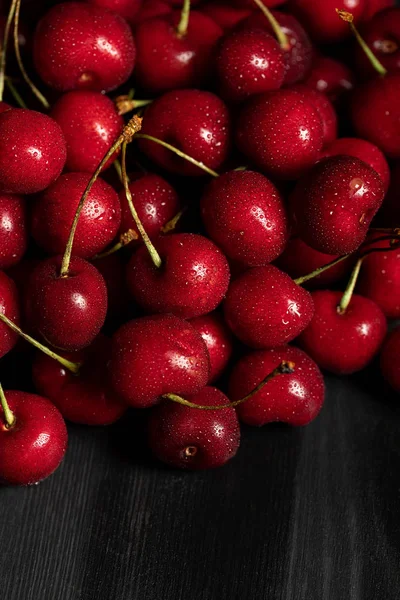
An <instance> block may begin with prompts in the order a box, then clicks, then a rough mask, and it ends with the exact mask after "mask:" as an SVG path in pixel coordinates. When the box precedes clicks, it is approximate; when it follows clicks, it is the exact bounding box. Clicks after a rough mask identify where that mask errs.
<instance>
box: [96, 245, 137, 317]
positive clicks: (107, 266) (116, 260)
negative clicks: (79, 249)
mask: <svg viewBox="0 0 400 600" xmlns="http://www.w3.org/2000/svg"><path fill="white" fill-rule="evenodd" d="M94 266H95V267H96V269H98V270H99V271H100V273H101V275H102V276H103V279H104V283H105V284H106V288H107V318H110V319H114V318H121V316H123V315H124V313H125V311H126V310H127V308H128V306H129V305H130V304H131V302H130V298H129V293H128V287H127V285H126V277H125V264H124V262H123V261H122V260H121V253H120V252H115V253H114V254H109V255H108V256H103V257H101V258H96V260H95V261H94Z"/></svg>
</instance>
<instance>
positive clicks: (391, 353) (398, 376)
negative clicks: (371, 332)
mask: <svg viewBox="0 0 400 600" xmlns="http://www.w3.org/2000/svg"><path fill="white" fill-rule="evenodd" d="M399 356H400V327H397V328H396V329H394V330H393V331H392V332H391V333H390V334H389V336H388V337H387V338H386V340H385V342H384V344H383V347H382V352H381V360H380V366H381V371H382V375H383V376H384V378H385V379H386V381H387V382H388V383H389V385H390V386H391V387H392V388H393V389H394V390H395V391H396V392H397V393H400V363H399Z"/></svg>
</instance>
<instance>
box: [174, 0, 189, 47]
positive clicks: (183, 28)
mask: <svg viewBox="0 0 400 600" xmlns="http://www.w3.org/2000/svg"><path fill="white" fill-rule="evenodd" d="M189 16H190V0H184V2H183V7H182V12H181V18H180V21H179V24H178V27H177V28H176V32H177V34H178V37H181V38H182V37H184V36H185V35H186V34H187V30H188V26H189Z"/></svg>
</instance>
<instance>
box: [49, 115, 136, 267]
mask: <svg viewBox="0 0 400 600" xmlns="http://www.w3.org/2000/svg"><path fill="white" fill-rule="evenodd" d="M141 126H142V119H141V118H140V117H138V116H137V115H133V117H132V118H131V119H130V121H129V122H128V123H127V124H126V125H125V127H124V129H123V131H122V133H121V135H120V136H119V137H118V139H117V140H116V141H115V142H114V143H113V145H112V146H111V148H110V149H109V150H108V152H107V153H106V155H105V156H104V158H103V159H102V161H101V162H100V164H99V166H98V167H97V169H96V170H95V172H94V173H93V175H92V177H91V178H90V181H89V183H88V184H87V186H86V189H85V191H84V192H83V195H82V198H81V199H80V200H79V204H78V206H77V209H76V212H75V216H74V220H73V223H72V226H71V230H70V232H69V237H68V241H67V245H66V247H65V252H64V256H63V259H62V263H61V272H60V276H61V277H68V270H69V263H70V261H71V255H72V247H73V244H74V237H75V233H76V228H77V227H78V221H79V217H80V214H81V212H82V209H83V205H84V204H85V201H86V198H87V197H88V196H89V194H90V190H91V189H92V187H93V185H94V183H95V181H96V179H97V178H98V176H99V175H100V173H101V171H102V169H103V167H104V165H105V164H106V163H107V162H108V160H109V159H110V158H111V157H112V156H113V154H114V153H115V152H116V151H117V150H118V148H119V147H120V146H121V144H123V143H124V142H126V143H129V142H131V141H132V138H133V136H134V135H135V133H136V132H137V131H140V128H141Z"/></svg>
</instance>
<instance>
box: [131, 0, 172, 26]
mask: <svg viewBox="0 0 400 600" xmlns="http://www.w3.org/2000/svg"><path fill="white" fill-rule="evenodd" d="M172 10H173V9H172V6H171V5H170V4H167V2H164V1H163V0H145V2H143V4H142V7H141V9H140V10H139V12H138V13H137V15H136V19H135V23H136V24H138V23H143V21H147V19H153V18H154V17H161V16H162V15H168V14H170V13H171V12H172Z"/></svg>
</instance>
